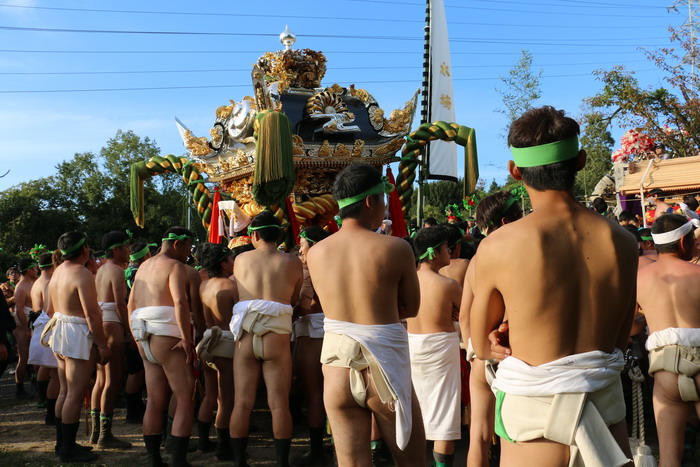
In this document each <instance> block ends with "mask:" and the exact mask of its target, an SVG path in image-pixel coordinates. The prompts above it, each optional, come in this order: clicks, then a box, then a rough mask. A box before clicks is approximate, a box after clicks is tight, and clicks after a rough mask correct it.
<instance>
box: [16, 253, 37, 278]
mask: <svg viewBox="0 0 700 467" xmlns="http://www.w3.org/2000/svg"><path fill="white" fill-rule="evenodd" d="M32 265H36V261H34V259H33V258H31V257H29V256H25V257H23V258H20V259H19V261H18V262H17V269H19V273H20V274H21V275H23V276H24V275H25V274H27V271H29V269H30V268H31V266H32Z"/></svg>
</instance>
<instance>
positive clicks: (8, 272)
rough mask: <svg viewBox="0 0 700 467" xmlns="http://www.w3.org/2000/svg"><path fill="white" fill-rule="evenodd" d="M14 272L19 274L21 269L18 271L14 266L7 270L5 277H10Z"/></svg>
mask: <svg viewBox="0 0 700 467" xmlns="http://www.w3.org/2000/svg"><path fill="white" fill-rule="evenodd" d="M13 272H16V273H17V274H19V269H17V266H12V267H11V268H7V271H6V272H5V276H9V275H10V274H12V273H13Z"/></svg>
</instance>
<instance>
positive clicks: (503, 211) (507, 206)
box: [486, 196, 517, 227]
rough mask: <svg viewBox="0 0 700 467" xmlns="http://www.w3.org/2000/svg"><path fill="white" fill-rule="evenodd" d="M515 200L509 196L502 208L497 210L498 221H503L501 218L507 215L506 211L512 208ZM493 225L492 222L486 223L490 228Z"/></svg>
mask: <svg viewBox="0 0 700 467" xmlns="http://www.w3.org/2000/svg"><path fill="white" fill-rule="evenodd" d="M516 201H517V200H516V199H515V198H514V197H513V196H510V197H509V198H508V199H507V200H506V202H505V203H504V204H503V207H502V208H501V209H500V210H499V212H498V220H501V219H503V216H505V215H506V214H507V213H508V210H509V209H510V208H512V207H513V205H514V204H515V202H516ZM492 225H493V222H491V221H489V222H487V223H486V226H487V227H491V226H492Z"/></svg>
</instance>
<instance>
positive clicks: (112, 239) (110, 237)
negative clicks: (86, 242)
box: [102, 230, 129, 258]
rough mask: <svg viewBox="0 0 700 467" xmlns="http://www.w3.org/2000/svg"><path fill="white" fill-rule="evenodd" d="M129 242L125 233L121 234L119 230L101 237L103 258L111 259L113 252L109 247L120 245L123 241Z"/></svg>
mask: <svg viewBox="0 0 700 467" xmlns="http://www.w3.org/2000/svg"><path fill="white" fill-rule="evenodd" d="M127 240H129V236H128V235H127V234H126V232H123V231H121V230H113V231H111V232H108V233H106V234H105V235H104V237H102V249H103V250H104V252H105V258H111V257H112V256H114V255H113V251H112V249H111V248H110V247H111V246H114V245H116V244H118V243H122V242H124V241H127Z"/></svg>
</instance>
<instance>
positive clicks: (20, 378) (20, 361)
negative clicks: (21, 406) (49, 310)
mask: <svg viewBox="0 0 700 467" xmlns="http://www.w3.org/2000/svg"><path fill="white" fill-rule="evenodd" d="M21 312H22V311H21V310H20V311H19V313H21ZM12 334H13V335H14V336H15V340H16V341H17V367H16V368H15V385H16V387H17V391H16V394H15V396H16V397H17V398H18V399H26V398H29V397H31V396H30V395H29V394H27V393H26V392H25V391H24V380H25V379H26V377H27V359H28V358H29V340H30V338H31V334H30V331H29V329H27V328H22V329H20V328H17V329H15V330H14V331H12Z"/></svg>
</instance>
